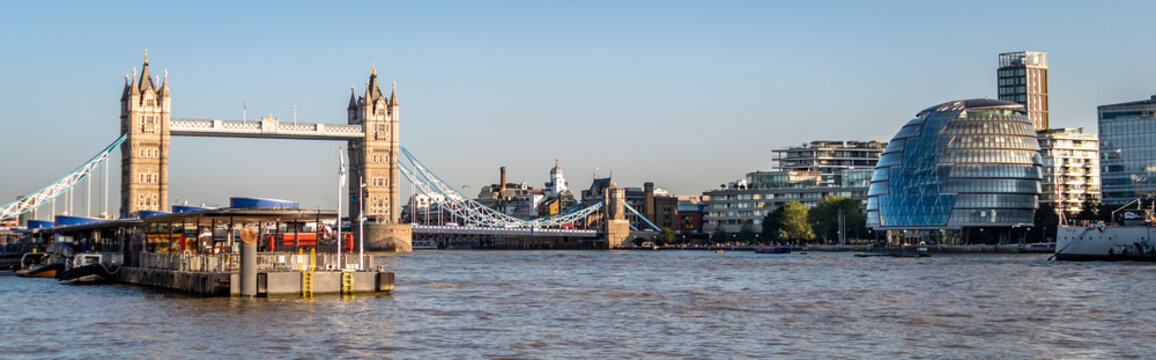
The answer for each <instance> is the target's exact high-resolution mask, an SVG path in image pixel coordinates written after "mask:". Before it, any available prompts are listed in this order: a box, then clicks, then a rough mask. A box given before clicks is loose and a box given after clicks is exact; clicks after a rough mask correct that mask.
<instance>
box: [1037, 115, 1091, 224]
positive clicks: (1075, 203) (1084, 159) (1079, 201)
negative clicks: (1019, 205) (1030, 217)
mask: <svg viewBox="0 0 1156 360" xmlns="http://www.w3.org/2000/svg"><path fill="white" fill-rule="evenodd" d="M1036 135H1037V136H1036V139H1037V140H1039V142H1040V157H1041V158H1042V160H1043V165H1044V166H1043V168H1042V170H1043V176H1044V177H1043V180H1042V181H1040V190H1041V191H1040V203H1041V204H1045V203H1046V204H1051V205H1052V206H1053V207H1055V209H1056V211H1057V212H1058V211H1064V212H1066V213H1070V214H1074V213H1078V212H1080V208H1081V206H1083V204H1084V202H1086V201H1098V200H1099V199H1100V145H1099V143H1100V141H1099V139H1098V138H1097V137H1096V135H1095V134H1085V133H1084V129H1083V128H1080V129H1072V128H1065V129H1048V130H1043V131H1039V132H1037V133H1036Z"/></svg>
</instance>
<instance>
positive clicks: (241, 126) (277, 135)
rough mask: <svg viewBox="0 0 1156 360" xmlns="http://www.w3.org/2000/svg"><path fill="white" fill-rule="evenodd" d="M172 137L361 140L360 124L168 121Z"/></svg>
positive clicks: (362, 130) (212, 120)
mask: <svg viewBox="0 0 1156 360" xmlns="http://www.w3.org/2000/svg"><path fill="white" fill-rule="evenodd" d="M169 132H170V133H171V134H172V135H173V136H210V137H240V138H264V139H299V140H357V139H364V138H365V129H363V128H362V126H361V125H347V124H322V123H304V122H282V121H280V120H277V119H273V118H272V117H269V118H265V119H260V120H249V121H245V120H217V119H176V118H174V119H172V121H170V122H169Z"/></svg>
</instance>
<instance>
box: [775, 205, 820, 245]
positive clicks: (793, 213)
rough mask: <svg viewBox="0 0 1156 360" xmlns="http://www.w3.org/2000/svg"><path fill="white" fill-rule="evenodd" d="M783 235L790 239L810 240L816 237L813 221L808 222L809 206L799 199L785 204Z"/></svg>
mask: <svg viewBox="0 0 1156 360" xmlns="http://www.w3.org/2000/svg"><path fill="white" fill-rule="evenodd" d="M782 232H783V237H784V238H786V239H789V240H802V241H810V240H811V239H814V238H815V235H814V234H813V233H812V232H811V223H809V222H807V207H806V206H803V203H801V202H798V201H791V202H788V203H786V204H783V230H782Z"/></svg>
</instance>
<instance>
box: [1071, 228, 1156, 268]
mask: <svg viewBox="0 0 1156 360" xmlns="http://www.w3.org/2000/svg"><path fill="white" fill-rule="evenodd" d="M1152 235H1156V229H1153V228H1152V227H1148V226H1078V227H1077V226H1061V227H1060V228H1059V230H1058V231H1057V232H1056V254H1055V256H1056V260H1064V261H1105V260H1106V261H1114V260H1133V261H1156V248H1154V246H1153V245H1156V242H1152V241H1150V240H1151V239H1152Z"/></svg>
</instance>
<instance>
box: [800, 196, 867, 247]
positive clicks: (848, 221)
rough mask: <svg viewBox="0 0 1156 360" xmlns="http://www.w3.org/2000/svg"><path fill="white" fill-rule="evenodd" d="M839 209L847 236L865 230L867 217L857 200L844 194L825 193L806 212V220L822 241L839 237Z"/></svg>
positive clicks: (856, 235) (855, 234)
mask: <svg viewBox="0 0 1156 360" xmlns="http://www.w3.org/2000/svg"><path fill="white" fill-rule="evenodd" d="M839 210H843V217H844V219H845V222H844V226H846V229H847V234H846V235H847V237H852V235H853V236H854V237H859V236H860V234H863V233H864V232H865V231H864V230H865V228H866V226H867V217H866V216H864V215H863V211H862V210H860V209H859V201H856V200H854V199H851V198H848V197H845V196H838V195H827V196H826V197H824V198H823V200H821V201H819V205H816V206H815V207H814V208H813V209H811V210H810V211H809V212H808V213H807V220H808V221H809V222H810V223H811V227H812V228H813V229H814V231H815V235H816V236H819V237H821V238H822V239H823V241H827V240H828V239H838V238H839Z"/></svg>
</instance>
